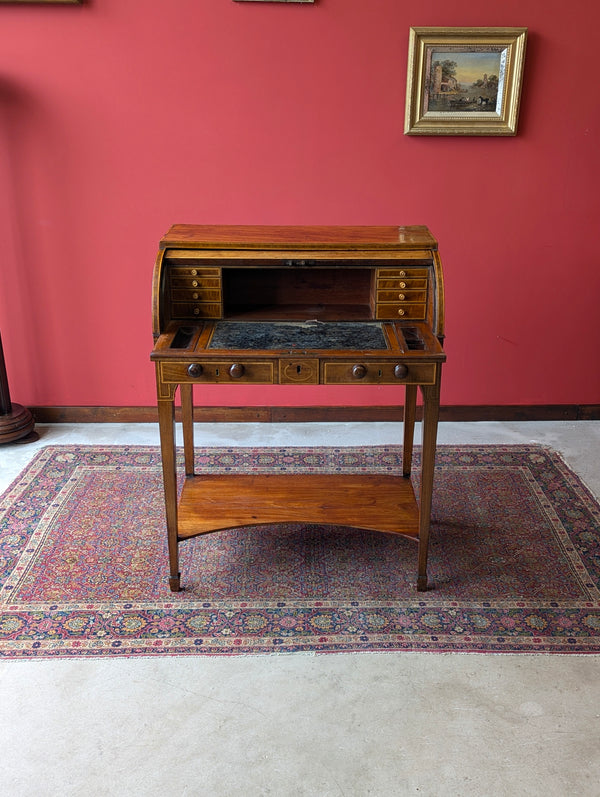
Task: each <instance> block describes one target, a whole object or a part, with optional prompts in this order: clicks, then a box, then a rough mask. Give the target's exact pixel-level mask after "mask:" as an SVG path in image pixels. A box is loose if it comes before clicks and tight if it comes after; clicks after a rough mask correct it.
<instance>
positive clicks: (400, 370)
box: [394, 363, 408, 379]
mask: <svg viewBox="0 0 600 797" xmlns="http://www.w3.org/2000/svg"><path fill="white" fill-rule="evenodd" d="M394 376H395V377H396V379H406V377H407V376H408V366H407V365H404V363H398V365H397V366H396V367H395V368H394Z"/></svg>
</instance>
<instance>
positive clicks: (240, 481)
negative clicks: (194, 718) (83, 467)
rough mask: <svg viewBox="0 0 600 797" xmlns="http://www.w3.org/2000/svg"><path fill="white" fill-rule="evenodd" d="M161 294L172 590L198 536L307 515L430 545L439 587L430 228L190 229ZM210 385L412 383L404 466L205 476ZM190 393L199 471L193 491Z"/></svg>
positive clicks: (436, 351) (163, 253) (438, 343)
mask: <svg viewBox="0 0 600 797" xmlns="http://www.w3.org/2000/svg"><path fill="white" fill-rule="evenodd" d="M152 301H153V332H154V338H155V345H154V349H153V351H152V354H151V359H152V360H153V361H154V363H155V368H156V383H157V399H158V413H159V428H160V441H161V453H162V467H163V479H164V493H165V504H166V519H167V533H168V541H169V560H170V579H169V584H170V588H171V590H172V591H174V592H177V591H179V589H180V573H179V556H178V547H179V543H180V542H182V541H183V540H186V539H189V538H191V537H195V536H197V535H199V534H205V533H208V532H213V531H218V530H220V529H226V528H234V527H243V526H259V525H261V524H266V523H278V522H294V521H295V522H302V523H310V524H321V525H345V526H352V527H355V528H364V529H372V530H377V531H383V532H389V533H395V534H402V535H405V536H407V537H411V538H413V539H415V540H416V541H417V542H418V576H417V588H418V589H419V590H425V589H427V549H428V539H429V523H430V514H431V496H432V489H433V474H434V461H435V448H436V436H437V424H438V414H439V399H440V380H441V369H442V363H443V362H444V360H445V354H444V351H443V348H442V341H443V322H444V295H443V279H442V266H441V261H440V257H439V254H438V249H437V243H436V241H435V239H434V238H433V236H432V235H431V234H430V232H429V231H428V229H427V228H426V227H420V226H418V227H417V226H415V227H391V226H390V227H255V226H242V227H240V226H236V227H234V226H194V225H175V226H174V227H172V228H171V229H170V230H169V232H168V233H167V234H166V235H165V237H164V238H163V239H162V241H161V242H160V248H159V253H158V257H157V260H156V265H155V269H154V278H153V298H152ZM206 384H220V385H231V389H232V390H234V389H235V386H236V385H240V384H263V385H276V384H279V385H318V384H320V385H360V384H363V385H365V384H366V385H398V386H404V391H403V392H404V441H403V442H404V447H403V462H402V474H397V475H374V474H351V475H347V474H304V475H298V474H293V475H292V474H262V475H256V474H253V475H246V474H235V473H228V474H206V475H204V474H203V475H195V474H194V438H193V405H194V400H193V388H194V387H195V386H197V387H198V388H201V386H202V385H206ZM178 389H179V391H180V400H181V421H182V429H183V442H184V461H185V476H186V478H185V480H184V484H183V490H182V492H181V496H180V497H179V499H178V488H177V469H176V453H175V396H176V393H177V390H178ZM417 389H420V391H421V394H422V399H423V444H422V457H421V472H420V496H419V499H418V500H417V499H416V494H415V491H414V488H413V485H412V482H411V464H412V449H413V434H414V425H415V419H416V403H417ZM399 392H400V391H399Z"/></svg>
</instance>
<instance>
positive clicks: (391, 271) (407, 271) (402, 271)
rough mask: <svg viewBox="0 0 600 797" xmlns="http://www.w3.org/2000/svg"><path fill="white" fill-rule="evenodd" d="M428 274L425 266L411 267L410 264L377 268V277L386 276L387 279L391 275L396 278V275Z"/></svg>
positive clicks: (422, 275)
mask: <svg viewBox="0 0 600 797" xmlns="http://www.w3.org/2000/svg"><path fill="white" fill-rule="evenodd" d="M428 275H429V269H427V268H411V267H410V266H406V267H404V268H402V267H399V268H378V269H377V278H378V279H381V278H386V279H389V278H391V277H394V278H398V277H409V278H412V277H427V276H428Z"/></svg>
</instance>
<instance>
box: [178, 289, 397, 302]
mask: <svg viewBox="0 0 600 797" xmlns="http://www.w3.org/2000/svg"><path fill="white" fill-rule="evenodd" d="M171 298H172V299H173V301H174V302H220V301H221V291H220V289H219V288H187V289H186V288H181V289H179V288H176V289H174V290H172V291H171ZM395 298H397V297H395Z"/></svg>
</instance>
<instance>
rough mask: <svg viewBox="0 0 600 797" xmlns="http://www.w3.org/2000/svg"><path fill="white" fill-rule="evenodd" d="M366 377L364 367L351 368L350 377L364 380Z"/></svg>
mask: <svg viewBox="0 0 600 797" xmlns="http://www.w3.org/2000/svg"><path fill="white" fill-rule="evenodd" d="M366 375H367V369H366V368H365V366H364V365H355V366H353V368H352V376H353V377H354V378H355V379H364V378H365V376H366Z"/></svg>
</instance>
